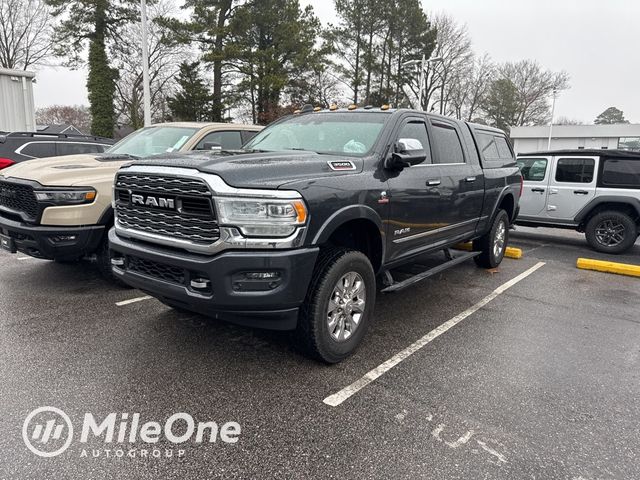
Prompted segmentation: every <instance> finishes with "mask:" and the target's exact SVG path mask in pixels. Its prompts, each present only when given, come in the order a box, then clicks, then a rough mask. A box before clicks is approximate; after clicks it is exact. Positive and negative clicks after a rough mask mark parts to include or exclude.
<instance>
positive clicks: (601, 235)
mask: <svg viewBox="0 0 640 480" xmlns="http://www.w3.org/2000/svg"><path fill="white" fill-rule="evenodd" d="M585 236H586V237H587V243H588V244H589V246H591V248H593V249H594V250H596V251H598V252H602V253H613V254H619V253H624V252H626V251H627V250H629V249H630V248H631V247H633V244H634V243H636V239H637V238H638V226H637V225H636V223H635V222H634V221H633V219H632V218H631V217H630V216H629V215H627V214H626V213H624V212H618V211H615V210H607V211H604V212H600V213H597V214H596V215H594V216H593V217H591V219H590V220H589V222H587V227H586V228H585Z"/></svg>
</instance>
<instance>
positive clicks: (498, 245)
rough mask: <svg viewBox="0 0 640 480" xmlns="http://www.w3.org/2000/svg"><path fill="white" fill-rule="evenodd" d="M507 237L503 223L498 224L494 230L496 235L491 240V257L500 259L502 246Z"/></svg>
mask: <svg viewBox="0 0 640 480" xmlns="http://www.w3.org/2000/svg"><path fill="white" fill-rule="evenodd" d="M506 236H507V226H506V225H505V223H504V222H500V223H499V224H498V226H497V228H496V235H495V237H494V239H493V256H494V257H495V258H500V256H501V255H502V251H503V250H504V244H505V240H506Z"/></svg>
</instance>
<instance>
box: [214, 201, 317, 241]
mask: <svg viewBox="0 0 640 480" xmlns="http://www.w3.org/2000/svg"><path fill="white" fill-rule="evenodd" d="M215 202H216V207H217V209H218V220H219V223H220V224H221V225H228V226H234V227H238V228H239V229H240V231H241V232H242V233H243V234H244V235H246V236H247V237H287V236H289V235H291V234H292V233H293V232H295V230H296V228H297V227H299V226H300V225H304V224H305V223H306V221H307V207H306V206H305V205H304V202H303V201H302V200H271V199H255V198H226V197H216V199H215Z"/></svg>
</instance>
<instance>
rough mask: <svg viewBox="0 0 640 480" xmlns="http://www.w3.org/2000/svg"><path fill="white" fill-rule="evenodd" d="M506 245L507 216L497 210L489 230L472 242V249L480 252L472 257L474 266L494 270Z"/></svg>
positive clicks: (502, 256) (507, 240)
mask: <svg viewBox="0 0 640 480" xmlns="http://www.w3.org/2000/svg"><path fill="white" fill-rule="evenodd" d="M508 243H509V215H507V212H505V211H504V210H499V211H498V213H497V215H496V216H495V218H494V219H493V224H492V225H491V230H489V231H488V232H487V233H486V234H485V235H483V236H482V237H480V238H478V239H477V240H474V241H473V249H474V250H476V251H480V252H481V253H480V255H478V256H477V257H474V260H475V262H476V265H478V266H479V267H482V268H495V267H497V266H498V265H500V262H502V259H503V258H504V252H505V251H506V250H507V244H508Z"/></svg>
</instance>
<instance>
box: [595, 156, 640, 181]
mask: <svg viewBox="0 0 640 480" xmlns="http://www.w3.org/2000/svg"><path fill="white" fill-rule="evenodd" d="M602 184H603V185H607V186H612V187H634V188H638V187H640V159H638V160H623V159H617V158H616V159H613V158H610V159H607V160H605V162H604V167H603V169H602Z"/></svg>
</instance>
